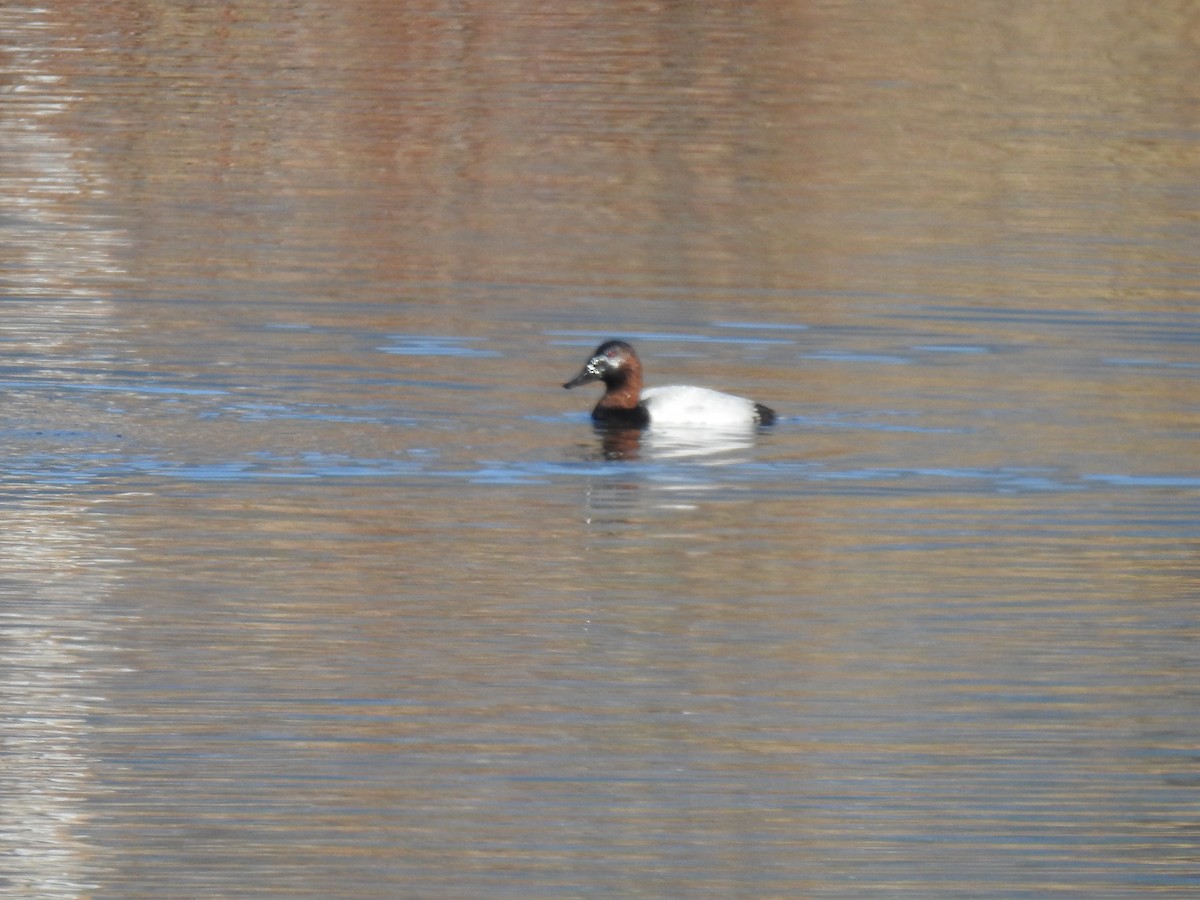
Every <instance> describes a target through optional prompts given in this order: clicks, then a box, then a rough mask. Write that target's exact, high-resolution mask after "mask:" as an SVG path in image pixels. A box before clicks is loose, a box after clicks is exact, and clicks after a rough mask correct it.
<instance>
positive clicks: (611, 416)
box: [592, 403, 650, 428]
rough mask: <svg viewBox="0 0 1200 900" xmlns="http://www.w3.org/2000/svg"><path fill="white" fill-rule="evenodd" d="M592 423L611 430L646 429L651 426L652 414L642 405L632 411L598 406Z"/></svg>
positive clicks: (593, 412)
mask: <svg viewBox="0 0 1200 900" xmlns="http://www.w3.org/2000/svg"><path fill="white" fill-rule="evenodd" d="M592 421H593V422H595V423H596V424H597V425H603V426H605V427H610V428H645V427H646V426H647V425H649V424H650V413H649V412H648V411H647V410H646V407H644V406H642V405H641V404H640V403H639V404H638V405H637V406H635V407H633V408H632V409H628V408H624V407H614V406H597V407H596V408H595V409H593V410H592Z"/></svg>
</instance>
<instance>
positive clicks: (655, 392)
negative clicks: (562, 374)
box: [563, 341, 775, 429]
mask: <svg viewBox="0 0 1200 900" xmlns="http://www.w3.org/2000/svg"><path fill="white" fill-rule="evenodd" d="M592 381H603V382H604V388H605V391H604V396H603V397H601V398H600V402H599V403H597V404H596V408H595V409H593V410H592V419H593V421H595V422H596V424H597V425H607V426H616V427H621V428H645V427H646V426H647V425H660V426H666V427H671V426H684V427H692V428H696V427H699V428H721V429H733V428H751V427H753V426H755V425H771V424H772V423H774V421H775V411H774V410H772V409H769V408H767V407H765V406H763V405H762V404H761V403H755V402H754V401H753V400H747V399H746V398H745V397H737V396H735V395H733V394H724V393H722V392H720V391H713V390H709V389H708V388H702V387H692V386H691V385H671V386H670V387H660V388H648V389H646V390H642V362H641V360H639V359H638V356H637V353H635V352H634V350H633V347H631V346H630V345H629V344H627V343H625V342H624V341H605V342H604V343H603V344H601V345H600V346H599V347H597V348H596V350H595V352H594V353H593V354H592V358H591V359H589V360H588V361H587V364H586V365H585V366H584V367H583V369H581V370H580V372H579V374H578V375H576V376H575V377H574V378H572V379H571V380H570V381H568V382H566V383H565V384H564V385H563V387H565V388H573V387H579V385H581V384H587V383H589V382H592Z"/></svg>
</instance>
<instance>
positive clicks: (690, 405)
mask: <svg viewBox="0 0 1200 900" xmlns="http://www.w3.org/2000/svg"><path fill="white" fill-rule="evenodd" d="M641 402H642V406H644V407H645V408H646V412H647V413H649V415H650V427H651V428H654V427H659V428H682V427H686V428H714V429H744V428H754V427H755V426H757V425H758V424H759V413H758V410H757V408H756V405H755V403H754V401H753V400H747V399H746V398H745V397H738V396H736V395H734V394H726V393H723V392H721V391H714V390H710V389H709V388H702V387H695V386H693V385H690V384H686V385H685V384H673V385H668V386H665V387H655V388H646V389H645V390H643V391H642V401H641Z"/></svg>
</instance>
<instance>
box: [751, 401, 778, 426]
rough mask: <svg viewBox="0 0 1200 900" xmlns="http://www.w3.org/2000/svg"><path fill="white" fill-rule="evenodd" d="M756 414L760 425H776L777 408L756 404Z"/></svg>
mask: <svg viewBox="0 0 1200 900" xmlns="http://www.w3.org/2000/svg"><path fill="white" fill-rule="evenodd" d="M754 414H755V415H756V416H758V424H759V425H774V424H775V410H773V409H771V407H769V406H763V405H762V404H761V403H755V404H754Z"/></svg>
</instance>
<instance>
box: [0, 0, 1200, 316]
mask: <svg viewBox="0 0 1200 900" xmlns="http://www.w3.org/2000/svg"><path fill="white" fill-rule="evenodd" d="M1103 6H1104V8H1105V9H1106V11H1107V14H1105V15H1097V16H1091V15H1089V16H1088V18H1089V27H1088V28H1087V29H1085V33H1084V34H1080V29H1079V28H1078V15H1079V13H1078V11H1077V10H1076V9H1075V8H1074V7H1071V6H1066V7H1063V6H1054V7H1050V8H1045V9H1043V8H1041V7H1039V8H1037V9H1033V8H1030V9H1028V10H1025V9H1014V8H1009V7H1004V8H999V7H998V8H996V9H994V10H990V11H987V12H985V13H982V14H981V13H979V11H973V12H972V13H971V14H970V15H965V14H963V12H962V11H961V10H960V9H958V8H957V7H955V6H954V5H953V4H945V3H925V4H907V5H900V6H892V7H888V8H886V9H880V10H875V11H874V12H873V13H872V14H871V15H866V14H865V13H862V12H861V11H860V12H858V13H856V12H855V11H854V10H853V9H844V8H842V7H840V6H838V5H836V4H834V5H826V6H818V7H814V6H811V5H808V6H800V7H797V6H796V5H795V4H790V3H768V4H758V5H755V6H745V5H738V4H703V5H700V6H696V7H693V6H680V5H676V4H667V5H665V6H653V5H652V6H650V7H646V6H643V5H618V7H617V8H616V9H606V11H605V12H604V14H603V15H599V14H597V11H596V10H595V9H594V8H593V7H592V6H591V5H590V4H583V3H565V4H558V5H555V6H554V8H553V9H549V8H540V7H538V8H532V7H531V8H524V7H519V8H517V9H511V8H508V7H503V8H500V7H495V6H489V5H486V4H467V5H465V6H464V5H462V4H455V5H452V6H445V5H442V4H437V3H431V4H426V5H422V6H417V7H414V6H411V5H404V6H396V5H395V4H391V3H382V2H357V3H336V4H321V3H318V4H309V5H307V6H305V7H304V8H303V9H300V8H297V7H295V6H293V5H291V4H287V3H273V2H255V3H247V4H240V5H239V6H238V7H237V8H236V9H235V8H230V7H225V6H210V5H198V6H187V7H177V6H174V5H170V4H151V5H150V6H148V7H147V6H145V5H144V4H139V5H136V6H134V5H129V4H122V3H108V4H106V5H105V20H106V21H107V22H108V23H109V25H110V27H108V28H104V29H97V28H96V27H95V21H96V20H95V18H94V17H93V16H91V15H87V16H84V15H82V14H80V13H79V11H78V10H75V9H74V8H73V7H70V6H54V7H51V8H49V9H46V10H42V11H40V12H38V13H36V14H35V13H33V12H31V11H29V10H22V9H20V8H18V9H11V10H9V11H7V12H6V19H7V20H8V21H10V22H11V23H12V26H13V27H14V28H16V29H17V30H18V33H20V34H25V35H27V37H28V39H27V40H23V41H18V42H17V44H16V46H17V47H18V48H21V47H25V46H28V47H29V48H31V49H18V50H10V51H9V62H8V69H9V77H10V79H11V81H10V85H9V91H10V98H9V100H8V101H7V102H6V103H5V104H4V105H3V110H4V111H5V113H4V114H5V118H4V120H3V121H4V122H5V123H7V124H6V125H0V127H5V128H6V130H7V132H8V133H9V134H10V136H11V137H13V138H14V141H13V142H12V143H8V146H9V148H10V149H9V150H7V151H6V156H7V158H8V159H9V160H10V161H11V162H12V163H13V170H12V171H13V175H12V176H11V177H10V180H9V181H8V187H7V188H6V189H5V190H6V193H7V194H8V196H9V197H10V198H11V197H17V196H20V197H22V198H25V199H26V200H31V199H32V198H34V197H38V198H39V199H38V200H37V206H36V207H35V211H34V212H32V213H31V214H32V215H34V216H35V217H36V218H38V219H41V220H42V221H43V226H46V225H48V226H50V230H51V232H52V233H51V234H50V235H45V234H43V237H48V238H50V240H49V252H53V253H55V259H56V262H55V263H54V264H53V265H50V266H42V265H39V266H37V267H36V268H37V270H38V271H39V272H45V271H46V270H47V269H50V270H53V271H54V272H56V273H57V284H58V286H59V289H60V290H62V289H63V288H62V286H63V285H66V284H68V283H69V284H70V285H71V288H72V289H73V290H83V289H85V288H87V287H88V286H90V288H91V289H92V290H99V289H102V288H103V287H105V286H108V287H113V286H114V284H113V280H114V279H118V281H119V280H120V279H128V287H127V289H129V290H148V291H149V292H151V293H161V292H162V291H164V290H171V291H174V290H187V291H189V292H191V293H193V294H194V293H197V292H199V293H201V294H205V293H207V292H210V291H217V292H218V293H220V294H221V295H228V294H230V293H234V292H244V291H245V289H246V287H247V286H248V285H250V286H253V290H254V293H256V294H259V295H262V294H263V292H266V291H268V290H270V291H281V292H296V293H300V294H321V295H325V296H348V295H353V294H355V293H356V292H358V291H360V290H362V289H363V288H364V286H368V285H376V286H383V285H388V284H393V285H394V284H397V283H404V282H414V281H416V282H427V281H437V282H467V281H470V282H475V281H485V282H514V281H515V282H539V283H549V284H559V283H569V284H607V283H621V284H629V285H641V286H645V287H661V286H676V285H681V286H689V285H690V286H705V287H709V288H711V287H714V286H736V287H743V288H751V287H752V288H760V289H761V288H781V289H786V290H788V291H795V290H797V289H804V288H807V289H817V290H837V291H844V290H855V289H860V288H865V289H874V288H876V287H877V286H878V279H879V278H880V277H881V276H883V275H885V274H886V277H887V279H888V287H889V289H892V290H896V291H909V292H917V293H930V292H932V293H953V294H955V295H958V296H968V297H980V298H995V297H1005V296H1007V295H1008V294H1009V292H1010V291H1011V290H1012V289H1013V283H1012V274H1011V273H1012V271H1013V270H1014V269H1015V268H1019V269H1021V270H1023V271H1025V272H1026V273H1029V272H1030V271H1031V270H1033V271H1040V272H1041V275H1040V277H1039V278H1038V285H1037V291H1038V293H1039V295H1042V296H1053V297H1054V298H1055V299H1056V301H1058V302H1060V303H1077V302H1079V301H1082V300H1087V299H1091V298H1094V297H1096V296H1097V295H1098V294H1099V295H1101V296H1108V297H1112V298H1113V299H1114V300H1124V299H1126V298H1128V297H1138V296H1141V295H1143V294H1144V292H1145V290H1146V287H1147V285H1148V284H1154V285H1155V287H1156V290H1157V291H1158V292H1159V293H1160V294H1161V293H1162V292H1167V293H1168V294H1170V293H1171V292H1172V291H1174V290H1175V286H1174V285H1173V284H1172V280H1173V279H1172V277H1171V266H1172V262H1171V260H1164V259H1162V258H1161V252H1162V251H1161V247H1158V248H1157V249H1155V248H1153V247H1152V243H1151V242H1149V241H1148V240H1147V237H1148V236H1154V237H1155V238H1156V239H1158V240H1161V239H1163V238H1165V239H1166V240H1167V241H1168V242H1171V241H1172V240H1173V238H1171V237H1170V236H1169V235H1165V234H1164V233H1163V231H1162V229H1163V228H1164V223H1168V222H1170V221H1173V220H1174V219H1176V218H1177V217H1178V216H1179V215H1180V214H1181V212H1182V211H1183V208H1184V207H1186V205H1187V203H1188V201H1187V200H1186V199H1185V194H1186V192H1185V194H1181V193H1180V192H1179V191H1174V190H1169V189H1168V190H1163V189H1162V188H1163V187H1167V186H1169V185H1171V184H1174V183H1178V184H1179V185H1186V184H1188V183H1190V182H1189V177H1188V175H1187V173H1189V172H1190V173H1192V174H1193V175H1194V172H1195V154H1194V152H1193V151H1194V148H1193V146H1192V143H1193V142H1192V141H1189V140H1187V138H1186V135H1183V134H1181V133H1180V131H1179V123H1180V122H1185V121H1187V118H1186V115H1184V114H1183V112H1182V110H1183V109H1186V108H1189V107H1188V106H1187V104H1188V102H1189V101H1188V99H1187V98H1188V97H1190V96H1191V95H1190V92H1189V90H1188V89H1187V88H1186V87H1185V85H1188V84H1192V83H1194V82H1195V79H1194V78H1192V77H1191V76H1192V75H1194V74H1195V66H1196V64H1195V59H1196V58H1200V54H1197V53H1196V50H1197V46H1196V42H1197V37H1196V33H1197V30H1196V27H1195V21H1194V17H1192V16H1191V15H1190V14H1189V13H1188V12H1187V11H1185V9H1184V7H1183V6H1180V5H1170V4H1157V5H1153V6H1151V7H1147V8H1145V9H1139V10H1137V11H1132V10H1130V9H1128V8H1126V7H1124V6H1118V5H1116V4H1108V3H1106V4H1103ZM933 22H936V23H937V27H936V28H934V27H930V23H933ZM1131 34H1132V35H1136V36H1137V37H1134V38H1131ZM14 98H17V99H16V100H14ZM1068 111H1069V114H1068ZM17 138H20V139H19V140H17ZM6 143H7V142H6ZM12 148H17V149H16V150H15V151H14V149H12ZM51 163H53V165H52V164H51ZM56 167H57V168H56ZM1192 180H1194V179H1192ZM39 210H40V211H39ZM47 217H49V218H47ZM28 227H32V225H30V226H28ZM9 230H10V231H11V229H9ZM68 230H70V231H72V232H74V233H75V236H74V238H71V237H70V236H69V235H68V233H67V231H68ZM72 240H73V241H74V243H72ZM29 241H32V236H31V235H27V236H26V237H25V238H24V242H25V243H27V244H28V242H29ZM80 242H85V243H86V244H87V245H88V246H87V248H86V249H84V248H83V245H82V244H80ZM6 243H9V244H10V246H11V242H6ZM38 245H39V246H40V247H42V248H46V246H47V241H45V240H42V241H39V242H38ZM980 248H986V249H985V250H982V251H981V249H980ZM10 252H11V251H10ZM27 252H32V251H31V250H30V251H27ZM981 252H982V257H981V255H980V254H981ZM898 257H899V258H900V259H898ZM903 259H907V260H908V262H907V263H904V262H902V260H903ZM898 262H899V263H900V264H898ZM26 271H28V270H26ZM906 271H907V273H908V274H905V272H906ZM931 274H932V275H933V276H934V277H935V281H933V282H931V281H930V276H931ZM22 284H24V285H27V286H28V289H29V290H33V289H35V288H34V287H33V286H32V285H31V282H30V279H29V278H28V277H26V278H24V279H22V280H21V281H19V282H16V283H14V285H13V286H14V287H15V288H17V289H20V285H22ZM139 284H140V285H144V286H146V287H142V288H137V287H136V286H137V285H139ZM52 287H54V285H46V289H47V290H49V289H50V288H52ZM371 289H372V290H373V291H378V290H380V287H373V288H371Z"/></svg>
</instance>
